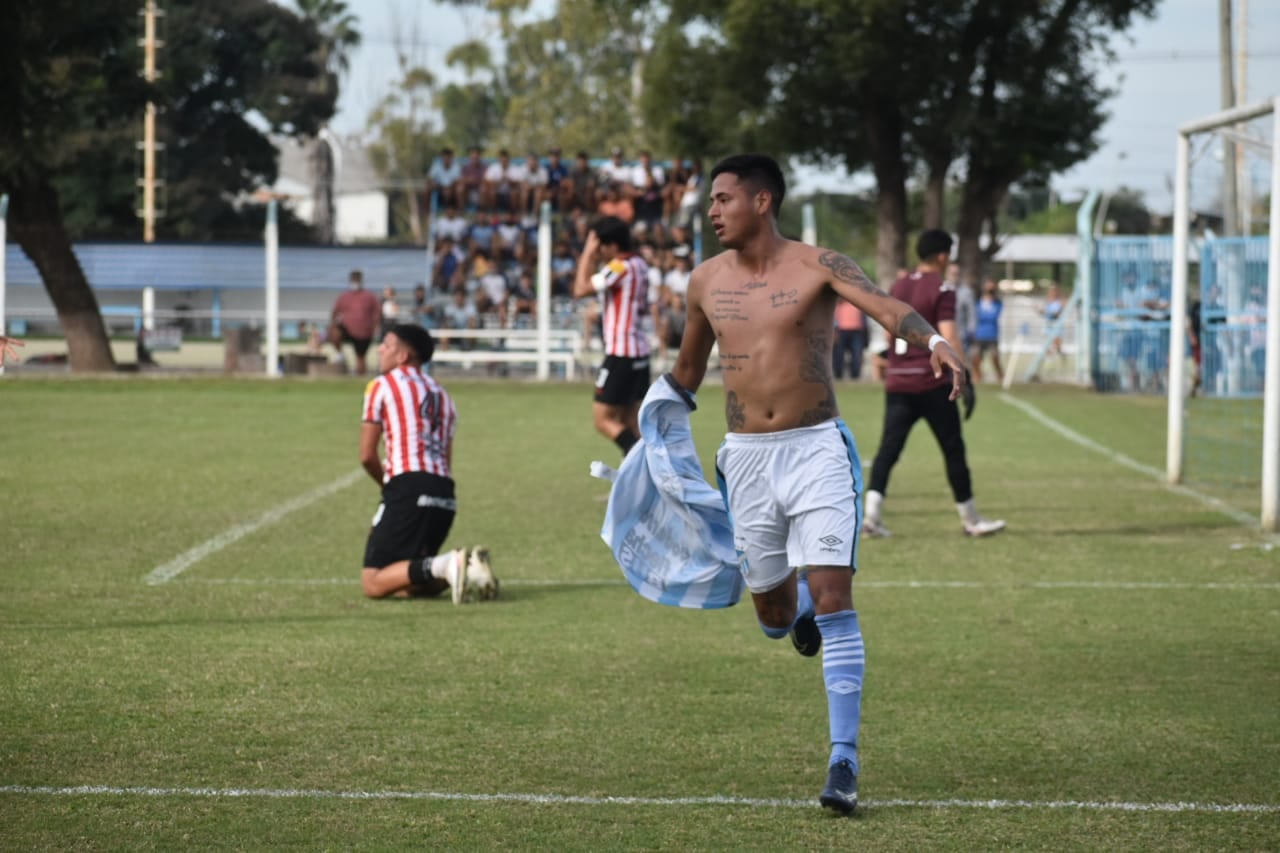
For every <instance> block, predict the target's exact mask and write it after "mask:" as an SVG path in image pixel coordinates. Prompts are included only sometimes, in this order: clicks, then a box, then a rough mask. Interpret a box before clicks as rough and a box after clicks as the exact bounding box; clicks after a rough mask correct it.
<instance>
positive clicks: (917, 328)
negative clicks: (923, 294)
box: [894, 311, 937, 349]
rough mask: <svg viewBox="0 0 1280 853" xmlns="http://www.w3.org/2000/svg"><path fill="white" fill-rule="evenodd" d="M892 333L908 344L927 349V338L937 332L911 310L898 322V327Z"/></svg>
mask: <svg viewBox="0 0 1280 853" xmlns="http://www.w3.org/2000/svg"><path fill="white" fill-rule="evenodd" d="M894 334H896V335H897V336H898V337H900V338H902V339H903V340H905V341H906V342H907V343H909V344H913V345H915V346H918V347H921V348H922V349H928V348H929V338H931V337H933V336H934V335H935V334H937V332H935V331H934V328H933V326H930V325H929V323H928V322H927V321H926V320H925V319H924V318H923V317H921V316H920V315H919V314H917V313H916V312H915V311H912V312H911V313H910V314H908V315H907V316H905V317H903V318H902V321H901V322H900V323H898V329H897V331H896V332H894Z"/></svg>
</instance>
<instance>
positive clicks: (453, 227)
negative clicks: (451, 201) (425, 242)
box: [435, 206, 471, 245]
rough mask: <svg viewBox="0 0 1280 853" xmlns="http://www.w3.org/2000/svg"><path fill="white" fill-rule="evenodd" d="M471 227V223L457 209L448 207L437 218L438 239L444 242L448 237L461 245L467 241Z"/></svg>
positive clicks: (436, 230)
mask: <svg viewBox="0 0 1280 853" xmlns="http://www.w3.org/2000/svg"><path fill="white" fill-rule="evenodd" d="M470 227H471V223H469V222H468V221H467V218H466V217H465V216H463V215H462V214H461V213H460V212H459V211H458V208H457V207H452V206H450V207H446V208H445V209H444V213H443V214H442V215H440V216H438V217H436V225H435V233H436V239H437V240H443V239H444V238H445V237H448V238H449V239H451V240H453V242H454V243H457V244H459V245H461V244H462V241H463V240H465V239H467V231H468V229H470Z"/></svg>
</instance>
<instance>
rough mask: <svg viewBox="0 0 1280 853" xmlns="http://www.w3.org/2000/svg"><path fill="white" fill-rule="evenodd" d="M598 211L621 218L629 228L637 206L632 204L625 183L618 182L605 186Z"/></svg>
mask: <svg viewBox="0 0 1280 853" xmlns="http://www.w3.org/2000/svg"><path fill="white" fill-rule="evenodd" d="M596 212H597V213H599V214H600V215H601V216H611V217H614V218H615V219H621V220H622V221H623V222H625V223H626V224H627V227H628V228H630V227H631V223H632V222H634V221H635V218H636V211H635V206H634V205H632V203H631V198H630V197H629V196H628V195H627V192H626V189H625V188H624V187H623V185H622V184H619V183H617V182H614V183H611V184H609V186H607V187H606V188H605V190H604V195H603V196H602V197H601V199H600V203H599V204H597V205H596ZM589 239H590V238H588V240H589Z"/></svg>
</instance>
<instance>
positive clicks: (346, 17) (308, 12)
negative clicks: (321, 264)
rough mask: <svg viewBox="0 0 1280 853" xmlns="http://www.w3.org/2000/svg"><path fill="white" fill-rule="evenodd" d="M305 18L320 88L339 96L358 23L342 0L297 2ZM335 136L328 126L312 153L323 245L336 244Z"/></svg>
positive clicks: (317, 220) (357, 37)
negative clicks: (315, 40) (313, 33)
mask: <svg viewBox="0 0 1280 853" xmlns="http://www.w3.org/2000/svg"><path fill="white" fill-rule="evenodd" d="M296 2H297V4H298V11H300V12H301V13H302V17H303V18H305V19H306V20H308V21H311V22H312V23H313V24H315V27H316V30H318V31H319V33H320V38H321V47H320V56H319V60H320V66H321V67H322V68H323V69H324V74H323V76H322V77H321V78H320V80H321V81H322V82H321V84H320V85H322V86H324V87H326V93H328V92H330V91H332V92H334V93H335V94H336V92H337V89H338V86H339V83H340V82H341V79H342V77H344V76H345V75H346V73H347V71H348V70H350V59H351V52H352V51H353V50H354V49H355V48H357V47H359V46H360V31H359V30H358V29H357V28H356V27H357V25H358V24H359V19H358V18H356V16H355V15H353V14H351V12H349V11H348V9H347V4H346V3H344V2H343V0H296ZM333 139H334V137H333V134H332V133H331V132H330V131H329V128H328V126H327V125H326V126H324V127H322V128H321V129H320V133H318V134H317V135H316V140H315V144H314V145H313V146H312V149H311V157H310V159H311V177H312V181H311V186H312V190H311V191H312V198H313V201H314V205H313V206H314V210H315V213H314V215H313V220H314V225H315V229H316V234H317V236H318V237H319V238H320V241H321V242H323V243H332V242H333V240H334V211H333V185H334V169H333V150H332V148H331V146H332V145H333V144H334V141H333Z"/></svg>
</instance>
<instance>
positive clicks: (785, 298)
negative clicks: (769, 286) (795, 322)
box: [769, 287, 800, 308]
mask: <svg viewBox="0 0 1280 853" xmlns="http://www.w3.org/2000/svg"><path fill="white" fill-rule="evenodd" d="M799 304H800V291H799V290H798V289H796V288H794V287H793V288H791V289H790V290H783V291H780V292H778V293H770V294H769V305H770V306H771V307H773V308H781V307H782V306H784V305H799Z"/></svg>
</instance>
